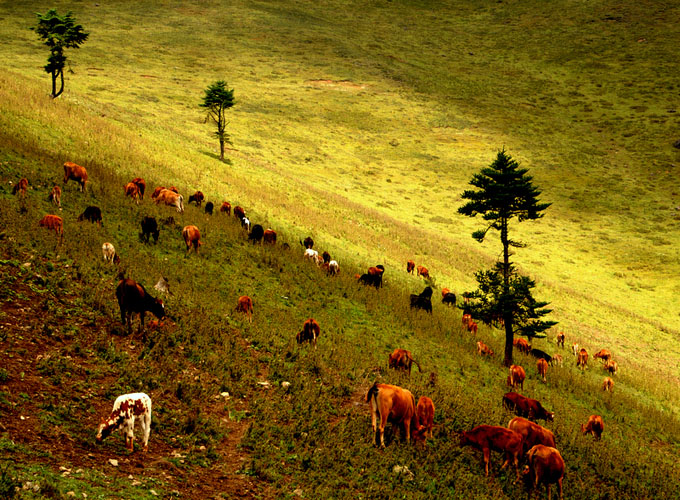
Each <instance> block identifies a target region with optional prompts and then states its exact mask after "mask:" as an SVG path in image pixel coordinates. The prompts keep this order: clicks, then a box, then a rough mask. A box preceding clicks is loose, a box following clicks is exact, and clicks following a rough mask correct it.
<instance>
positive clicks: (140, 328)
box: [139, 311, 144, 333]
mask: <svg viewBox="0 0 680 500" xmlns="http://www.w3.org/2000/svg"><path fill="white" fill-rule="evenodd" d="M143 331H144V311H141V312H140V313H139V333H142V332H143Z"/></svg>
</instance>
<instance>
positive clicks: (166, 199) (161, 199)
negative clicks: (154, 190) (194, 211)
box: [154, 189, 184, 214]
mask: <svg viewBox="0 0 680 500" xmlns="http://www.w3.org/2000/svg"><path fill="white" fill-rule="evenodd" d="M154 201H155V203H156V205H158V204H159V203H164V204H165V205H168V206H172V207H175V209H176V210H177V212H179V213H180V214H182V213H184V197H183V196H182V195H181V194H179V193H176V192H174V191H172V190H170V189H163V190H162V191H161V192H160V193H158V196H156V199H155V200H154Z"/></svg>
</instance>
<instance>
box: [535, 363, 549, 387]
mask: <svg viewBox="0 0 680 500" xmlns="http://www.w3.org/2000/svg"><path fill="white" fill-rule="evenodd" d="M536 368H538V374H539V375H540V376H541V377H543V382H547V380H546V378H545V376H546V374H547V373H548V362H547V361H546V360H545V359H543V358H541V359H539V360H538V361H537V362H536Z"/></svg>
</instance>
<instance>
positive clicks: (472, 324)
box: [465, 317, 479, 335]
mask: <svg viewBox="0 0 680 500" xmlns="http://www.w3.org/2000/svg"><path fill="white" fill-rule="evenodd" d="M465 328H466V329H467V331H468V332H470V333H472V334H473V335H477V328H479V325H477V322H476V321H473V320H472V317H470V319H469V320H468V322H467V324H466V325H465Z"/></svg>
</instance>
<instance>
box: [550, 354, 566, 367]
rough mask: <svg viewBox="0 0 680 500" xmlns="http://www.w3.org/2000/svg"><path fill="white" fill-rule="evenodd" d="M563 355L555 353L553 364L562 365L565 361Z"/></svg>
mask: <svg viewBox="0 0 680 500" xmlns="http://www.w3.org/2000/svg"><path fill="white" fill-rule="evenodd" d="M563 361H564V360H563V359H562V355H561V354H555V355H554V356H553V358H552V365H553V366H556V365H559V366H560V367H561V366H562V363H563Z"/></svg>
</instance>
